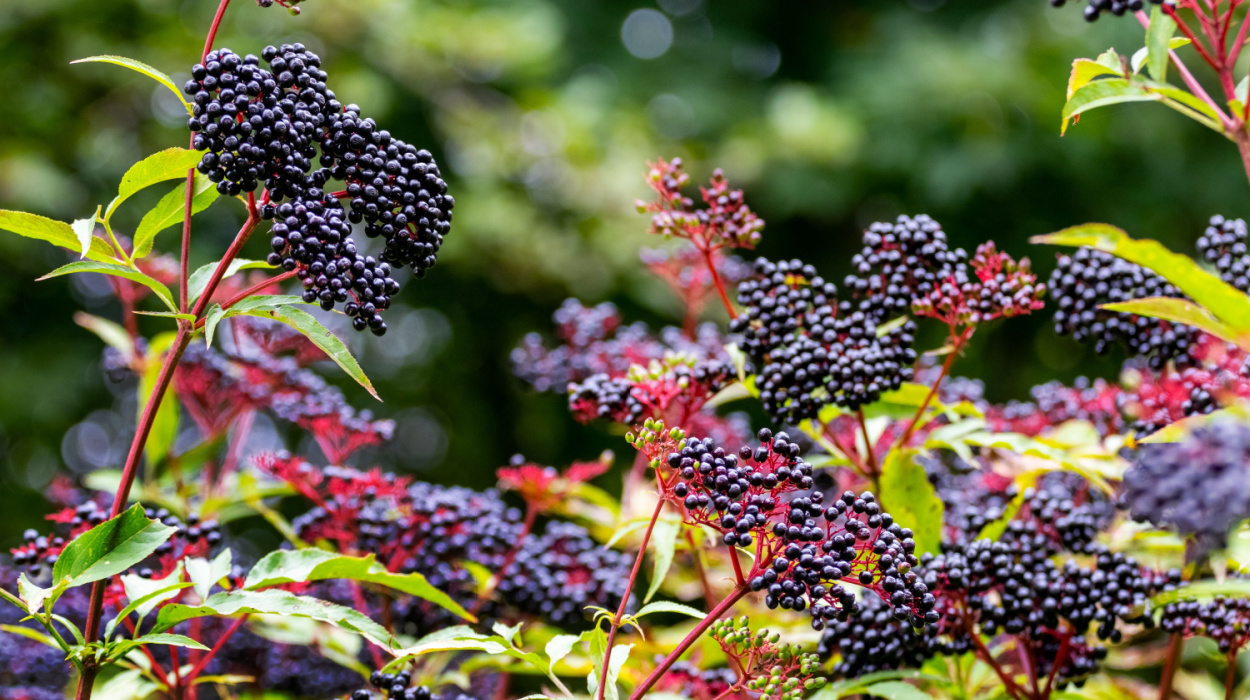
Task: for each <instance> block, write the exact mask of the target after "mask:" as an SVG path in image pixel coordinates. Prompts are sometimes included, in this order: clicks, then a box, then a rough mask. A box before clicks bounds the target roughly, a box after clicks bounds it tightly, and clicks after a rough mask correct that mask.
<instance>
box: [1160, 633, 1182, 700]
mask: <svg viewBox="0 0 1250 700" xmlns="http://www.w3.org/2000/svg"><path fill="white" fill-rule="evenodd" d="M1183 642H1184V637H1182V636H1181V633H1180V632H1173V633H1172V638H1171V639H1170V640H1169V641H1168V653H1167V660H1166V661H1164V662H1163V678H1161V679H1160V680H1159V700H1170V698H1171V697H1172V679H1173V678H1175V677H1176V667H1177V665H1178V662H1179V660H1180V657H1181V645H1182V643H1183Z"/></svg>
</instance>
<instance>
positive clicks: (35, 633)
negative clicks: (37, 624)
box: [0, 625, 61, 651]
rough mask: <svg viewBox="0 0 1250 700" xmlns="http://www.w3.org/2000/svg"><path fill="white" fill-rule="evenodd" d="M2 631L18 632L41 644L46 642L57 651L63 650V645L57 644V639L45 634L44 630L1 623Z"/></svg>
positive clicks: (0, 629) (20, 635) (0, 630)
mask: <svg viewBox="0 0 1250 700" xmlns="http://www.w3.org/2000/svg"><path fill="white" fill-rule="evenodd" d="M0 632H8V633H9V634H16V635H17V636H19V637H25V638H27V639H30V640H34V641H36V642H39V643H40V644H46V645H48V646H50V647H52V648H53V649H56V650H57V651H61V645H60V644H57V643H56V640H55V639H53V638H52V637H51V636H49V635H46V634H44V633H43V632H40V631H39V630H36V629H31V628H30V627H22V626H21V625H0Z"/></svg>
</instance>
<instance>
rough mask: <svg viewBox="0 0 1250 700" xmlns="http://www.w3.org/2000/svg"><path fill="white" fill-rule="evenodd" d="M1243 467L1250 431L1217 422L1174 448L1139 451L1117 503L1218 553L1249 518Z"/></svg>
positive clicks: (1249, 488) (1249, 486) (1249, 454)
mask: <svg viewBox="0 0 1250 700" xmlns="http://www.w3.org/2000/svg"><path fill="white" fill-rule="evenodd" d="M1248 465H1250V426H1247V425H1246V424H1244V423H1242V422H1240V421H1234V420H1223V421H1217V422H1215V423H1213V424H1211V425H1207V426H1200V427H1197V428H1194V430H1193V432H1192V433H1190V434H1189V435H1188V436H1186V437H1185V438H1184V439H1183V440H1181V441H1180V442H1171V443H1151V444H1144V445H1142V446H1141V447H1140V449H1139V451H1138V453H1137V456H1136V458H1135V459H1134V460H1133V464H1132V466H1131V467H1129V469H1128V471H1126V472H1125V473H1124V493H1123V497H1122V502H1123V504H1124V505H1125V506H1126V507H1127V508H1128V509H1129V512H1130V514H1131V515H1132V516H1133V517H1134V518H1136V519H1137V520H1143V521H1149V522H1151V523H1153V524H1155V525H1157V526H1159V527H1167V528H1174V529H1176V530H1177V531H1179V532H1180V533H1181V534H1184V535H1194V536H1195V537H1197V539H1198V541H1199V543H1200V544H1202V545H1205V546H1216V547H1220V546H1223V543H1224V542H1225V539H1226V537H1227V535H1228V530H1229V528H1230V527H1232V526H1233V525H1234V524H1236V523H1238V522H1240V521H1241V520H1243V519H1245V518H1246V517H1250V478H1247V473H1248V472H1247V468H1248Z"/></svg>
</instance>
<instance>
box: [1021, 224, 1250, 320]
mask: <svg viewBox="0 0 1250 700" xmlns="http://www.w3.org/2000/svg"><path fill="white" fill-rule="evenodd" d="M1029 241H1030V242H1031V243H1044V244H1050V245H1064V246H1089V247H1091V248H1096V249H1098V250H1102V251H1106V252H1108V253H1111V254H1112V255H1115V256H1117V257H1120V258H1124V259H1125V260H1127V261H1129V262H1132V263H1136V264H1138V265H1141V266H1142V267H1145V268H1146V269H1148V270H1150V271H1152V272H1154V273H1155V274H1157V275H1159V276H1160V277H1163V278H1164V279H1166V280H1167V281H1168V282H1171V283H1172V284H1173V285H1175V286H1176V287H1177V288H1178V289H1180V290H1181V291H1182V292H1184V293H1185V295H1186V296H1188V297H1189V298H1190V299H1192V300H1193V301H1194V302H1196V303H1198V304H1199V305H1201V306H1202V307H1203V308H1205V309H1206V310H1207V311H1209V312H1210V313H1211V314H1212V315H1214V316H1215V317H1216V318H1217V319H1219V320H1220V322H1222V323H1224V324H1226V325H1228V326H1229V327H1230V328H1232V329H1233V330H1234V331H1235V332H1237V333H1247V332H1250V297H1247V296H1246V295H1245V294H1243V293H1242V292H1240V291H1239V290H1237V288H1236V287H1233V286H1232V285H1230V284H1227V283H1225V282H1224V281H1223V280H1221V279H1220V278H1219V277H1217V276H1215V275H1213V274H1211V273H1209V272H1207V271H1206V270H1203V269H1202V268H1201V267H1200V266H1199V265H1198V263H1196V262H1194V261H1193V260H1192V259H1191V258H1189V257H1187V256H1184V255H1180V254H1177V253H1173V252H1171V251H1170V250H1168V249H1167V248H1165V247H1164V246H1163V244H1161V243H1159V242H1158V241H1153V240H1150V239H1141V240H1135V239H1133V238H1130V237H1129V235H1128V234H1127V233H1125V232H1124V231H1123V230H1121V229H1119V228H1116V227H1115V226H1111V225H1110V224H1097V223H1091V224H1081V225H1079V226H1073V227H1070V228H1066V229H1064V230H1062V231H1057V232H1055V233H1050V234H1046V235H1044V236H1034V237H1032V238H1030V239H1029Z"/></svg>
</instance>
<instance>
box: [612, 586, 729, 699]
mask: <svg viewBox="0 0 1250 700" xmlns="http://www.w3.org/2000/svg"><path fill="white" fill-rule="evenodd" d="M749 591H750V588H748V587H747V585H746V584H738V586H736V587H735V588H734V589H733V592H731V593H730V594H729V595H728V596H726V597H725V599H724V600H722V601H721V602H720V603H719V604H717V606H716V607H715V608H712V609H711V610H710V611H708V614H707V617H705V618H703V619H702V620H699V624H697V625H695V627H694V629H692V630H690V633H689V634H687V635H686V638H685V639H683V640H681V642H680V643H679V644H678V645H677V647H676V648H675V649H673V651H671V652H670V653H669V655H668V656H666V657H664V660H663V661H661V662H660V665H659V666H656V667H655V670H653V671H652V672H651V675H649V676H647V677H646V678H645V679H644V680H643V681H642V683H640V684H638V687H637V688H634V692H633V693H631V694H630V696H629V700H640V699H641V698H642V696H644V695H646V694H647V691H649V690H651V686H653V685H655V684H656V683H657V682H658V681H659V680H660V678H661V677H663V676H664V674H665V673H668V670H669V669H670V668H672V666H673V664H675V663H677V659H679V658H681V655H682V654H684V653H686V650H687V649H689V648H690V647H691V646H692V645H694V643H695V642H696V641H698V640H699V637H702V636H703V633H704V632H706V631H707V630H708V628H709V627H711V626H712V625H713V624H715V623H716V621H717V620H719V619H721V618H722V617H724V616H725V613H727V612H729V610H730V609H731V608H732V607H733V606H734V605H735V604H737V602H738V601H739V600H742V598H743V597H744V596H746V594H747V593H748V592H749ZM609 648H610V647H609Z"/></svg>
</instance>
